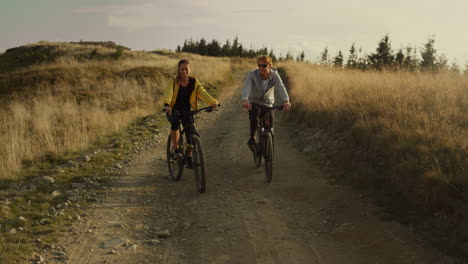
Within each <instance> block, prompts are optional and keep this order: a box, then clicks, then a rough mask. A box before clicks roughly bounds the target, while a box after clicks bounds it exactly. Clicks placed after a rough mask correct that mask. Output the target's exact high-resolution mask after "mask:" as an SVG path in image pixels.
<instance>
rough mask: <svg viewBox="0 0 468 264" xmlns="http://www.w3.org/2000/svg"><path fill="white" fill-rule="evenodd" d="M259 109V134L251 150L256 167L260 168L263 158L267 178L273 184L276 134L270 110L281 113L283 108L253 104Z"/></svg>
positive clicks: (253, 106)
mask: <svg viewBox="0 0 468 264" xmlns="http://www.w3.org/2000/svg"><path fill="white" fill-rule="evenodd" d="M255 107H257V108H259V109H260V111H259V114H258V117H257V132H256V135H255V146H253V147H252V148H251V150H252V152H253V160H254V163H255V166H256V167H257V168H259V167H260V166H261V164H262V158H263V159H264V164H265V178H266V181H267V182H271V178H272V177H273V157H274V134H273V128H272V124H270V121H269V116H268V115H269V114H270V110H278V111H281V110H282V109H283V106H273V107H268V106H263V105H259V104H254V103H252V108H255Z"/></svg>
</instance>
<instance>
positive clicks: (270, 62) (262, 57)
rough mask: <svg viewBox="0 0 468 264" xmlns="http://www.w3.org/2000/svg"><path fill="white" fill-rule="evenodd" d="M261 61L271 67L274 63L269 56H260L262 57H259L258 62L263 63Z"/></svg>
mask: <svg viewBox="0 0 468 264" xmlns="http://www.w3.org/2000/svg"><path fill="white" fill-rule="evenodd" d="M261 60H262V61H264V62H266V63H267V64H270V65H271V64H273V61H272V60H271V58H270V56H268V55H260V56H258V57H257V62H259V61H261Z"/></svg>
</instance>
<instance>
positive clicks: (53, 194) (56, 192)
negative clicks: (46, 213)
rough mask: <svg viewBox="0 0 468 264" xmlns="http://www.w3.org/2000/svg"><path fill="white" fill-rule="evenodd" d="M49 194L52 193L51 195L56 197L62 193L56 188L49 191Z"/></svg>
mask: <svg viewBox="0 0 468 264" xmlns="http://www.w3.org/2000/svg"><path fill="white" fill-rule="evenodd" d="M51 195H52V197H54V198H55V197H58V196H60V195H62V193H61V192H60V191H58V190H55V191H53V192H52V193H51Z"/></svg>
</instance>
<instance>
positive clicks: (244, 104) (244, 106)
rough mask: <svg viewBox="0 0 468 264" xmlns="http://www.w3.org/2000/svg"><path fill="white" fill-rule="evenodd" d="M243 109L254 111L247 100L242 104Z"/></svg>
mask: <svg viewBox="0 0 468 264" xmlns="http://www.w3.org/2000/svg"><path fill="white" fill-rule="evenodd" d="M242 107H243V108H246V109H247V110H249V111H251V110H252V105H251V104H250V103H249V101H247V100H245V101H243V102H242Z"/></svg>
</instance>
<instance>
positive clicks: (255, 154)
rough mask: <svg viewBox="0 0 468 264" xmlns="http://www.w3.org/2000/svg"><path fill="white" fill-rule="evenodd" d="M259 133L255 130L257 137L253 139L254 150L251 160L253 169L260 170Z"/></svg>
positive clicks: (260, 146) (260, 149)
mask: <svg viewBox="0 0 468 264" xmlns="http://www.w3.org/2000/svg"><path fill="white" fill-rule="evenodd" d="M260 133H261V131H260V128H257V137H256V138H255V142H256V145H255V149H253V151H252V152H253V160H254V164H255V167H257V168H260V166H261V165H262V145H261V134H260Z"/></svg>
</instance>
